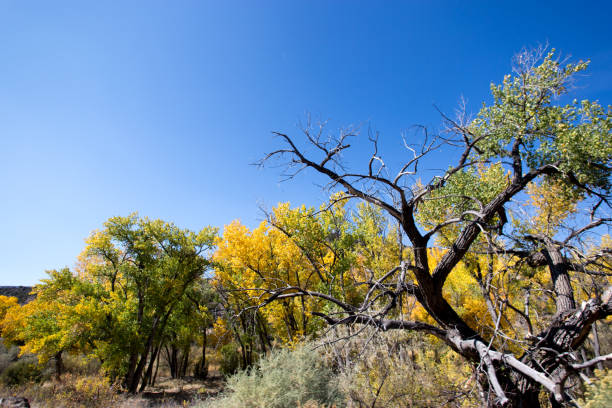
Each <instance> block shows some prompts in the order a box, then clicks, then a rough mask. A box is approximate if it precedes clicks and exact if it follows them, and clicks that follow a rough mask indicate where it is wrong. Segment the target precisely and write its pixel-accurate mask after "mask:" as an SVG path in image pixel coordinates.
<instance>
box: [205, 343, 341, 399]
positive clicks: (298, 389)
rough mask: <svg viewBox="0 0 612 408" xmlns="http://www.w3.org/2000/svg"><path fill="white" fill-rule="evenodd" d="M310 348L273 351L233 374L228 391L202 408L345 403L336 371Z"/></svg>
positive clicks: (303, 346)
mask: <svg viewBox="0 0 612 408" xmlns="http://www.w3.org/2000/svg"><path fill="white" fill-rule="evenodd" d="M309 347H310V346H309V345H302V346H300V347H298V348H296V349H295V350H281V351H276V352H273V353H272V354H270V355H269V356H267V357H265V358H263V359H262V360H260V361H259V362H258V363H257V364H256V366H254V367H252V368H251V369H249V370H246V371H242V372H239V373H237V374H236V375H234V376H232V377H230V378H229V380H228V382H227V390H228V391H227V393H226V394H225V395H224V396H223V397H221V398H219V399H217V400H214V401H209V402H206V403H204V404H203V405H201V406H200V408H220V407H230V408H231V407H235V408H238V407H241V408H264V407H265V408H294V407H298V406H304V405H305V404H307V403H308V404H309V405H310V404H312V402H315V403H317V404H321V405H323V404H324V405H326V406H332V405H333V406H337V407H341V406H343V405H344V403H343V400H344V398H343V396H342V395H341V393H340V392H339V390H338V388H337V384H336V380H335V377H334V374H333V372H332V371H331V369H329V368H328V367H326V365H325V362H324V360H323V358H322V357H321V355H320V354H319V353H317V352H316V351H314V350H312V349H311V348H309Z"/></svg>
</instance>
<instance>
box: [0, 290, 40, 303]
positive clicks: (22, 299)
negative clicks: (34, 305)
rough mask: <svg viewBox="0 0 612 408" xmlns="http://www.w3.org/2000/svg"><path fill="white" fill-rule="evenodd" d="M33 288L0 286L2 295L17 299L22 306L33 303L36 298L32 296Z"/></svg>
mask: <svg viewBox="0 0 612 408" xmlns="http://www.w3.org/2000/svg"><path fill="white" fill-rule="evenodd" d="M31 291H32V286H0V295H2V296H12V297H16V298H17V301H18V302H19V304H20V305H24V304H26V303H29V302H31V301H32V300H34V299H35V298H36V296H35V295H30V292H31Z"/></svg>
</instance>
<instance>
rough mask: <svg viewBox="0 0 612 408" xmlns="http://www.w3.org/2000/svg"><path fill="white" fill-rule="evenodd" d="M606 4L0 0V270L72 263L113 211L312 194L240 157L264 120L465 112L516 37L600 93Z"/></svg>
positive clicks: (499, 71)
mask: <svg viewBox="0 0 612 408" xmlns="http://www.w3.org/2000/svg"><path fill="white" fill-rule="evenodd" d="M534 4H535V5H534ZM610 4H611V3H610V2H609V1H600V2H596V1H589V2H583V3H580V2H576V1H572V2H562V1H550V2H540V1H538V2H533V1H529V2H521V1H511V2H503V1H499V2H498V1H495V2H491V1H483V2H472V1H446V2H439V1H404V2H393V1H384V2H382V1H370V2H359V1H332V0H328V1H301V2H298V1H242V2H238V1H225V0H224V1H219V0H217V1H194V2H189V1H176V2H170V1H160V2H155V1H150V0H148V1H141V2H138V1H113V2H110V1H102V2H100V1H98V2H94V1H88V2H83V1H75V2H68V1H41V2H34V1H28V2H25V1H18V0H16V1H8V0H0V191H1V194H0V285H19V284H21V285H29V284H34V283H35V282H36V281H38V280H39V279H40V278H43V277H44V276H45V274H44V271H45V270H46V269H52V268H60V267H63V266H72V265H73V263H74V261H75V258H76V256H77V255H78V253H79V252H80V251H81V249H82V248H83V246H84V242H83V240H84V239H85V238H86V237H87V235H88V234H89V233H90V231H92V230H93V229H95V228H100V227H101V226H102V223H103V221H104V220H105V219H107V218H108V217H110V216H113V215H126V214H128V213H130V212H132V211H138V212H139V213H140V214H141V215H146V216H149V217H153V218H162V219H165V220H169V221H173V222H175V223H176V224H177V225H179V226H182V227H188V228H191V229H197V228H199V227H202V226H204V225H208V224H212V225H216V226H219V227H222V226H223V225H224V224H227V223H229V222H231V221H232V220H233V219H236V218H239V219H241V220H242V221H243V222H244V223H245V224H247V225H248V226H254V225H256V224H257V222H258V221H259V220H260V219H261V218H262V215H261V212H260V211H259V209H258V205H260V204H263V205H265V206H267V207H270V206H273V205H274V204H276V203H277V202H279V201H290V202H292V203H294V204H301V203H306V204H309V205H314V204H317V203H319V202H320V201H322V200H324V199H325V195H324V194H323V193H322V192H321V191H320V190H319V189H318V187H317V186H315V185H314V182H313V180H314V179H313V178H312V177H308V175H306V176H304V177H299V178H298V179H297V180H295V181H293V182H290V183H279V182H278V181H279V172H280V170H279V169H274V168H269V169H264V170H261V169H258V168H255V167H253V166H250V165H249V164H250V163H252V162H254V161H256V160H257V159H259V158H260V157H261V156H262V155H263V154H264V153H265V152H267V151H269V150H271V149H273V148H274V147H275V146H277V142H278V141H277V140H275V139H274V138H272V136H271V134H270V131H272V130H281V131H287V132H292V133H297V132H298V130H297V127H296V125H297V123H298V122H299V121H300V120H303V119H304V115H305V113H306V112H311V113H312V114H313V115H314V116H315V117H320V118H323V119H326V118H330V119H332V126H331V128H332V129H333V128H337V127H338V126H340V125H347V124H351V123H363V124H364V126H365V128H367V126H368V125H369V126H371V127H372V128H373V129H376V130H378V131H380V132H381V134H382V138H383V140H384V143H385V144H386V145H387V146H396V145H397V146H399V144H398V142H399V135H400V133H401V131H402V130H405V129H407V128H408V127H410V126H411V125H414V124H424V125H428V126H432V127H434V128H435V127H436V126H438V124H439V123H440V118H439V115H438V114H437V113H436V111H435V109H434V108H433V104H436V105H437V106H439V107H440V108H441V109H442V110H444V111H446V112H449V113H451V114H452V112H453V110H454V108H455V107H456V106H457V104H458V101H459V98H460V96H461V95H465V96H466V97H467V99H468V100H469V102H470V107H471V108H472V109H473V110H474V111H477V110H478V108H479V106H480V103H481V101H483V100H485V99H486V98H487V96H488V90H489V83H490V82H491V81H499V80H500V78H502V76H503V75H504V74H505V73H507V72H509V70H510V61H511V57H512V55H513V54H514V53H516V52H517V51H519V50H520V49H521V48H523V47H525V46H527V47H530V46H535V45H537V44H539V43H544V42H548V43H550V44H551V45H553V46H554V47H556V48H557V49H559V50H560V51H562V53H563V54H564V55H571V56H572V57H573V58H575V59H585V58H591V59H592V65H591V69H590V70H589V74H588V76H587V77H585V78H583V80H582V82H581V83H579V84H578V85H579V86H580V89H579V91H580V95H581V96H582V97H586V98H591V99H599V100H600V101H601V102H602V103H604V104H609V103H612V41H611V40H612V28H611V27H612V25H611V24H610V18H611V17H612V7H611V6H610ZM398 151H399V150H398ZM439 160H440V167H446V164H445V163H444V158H443V157H439Z"/></svg>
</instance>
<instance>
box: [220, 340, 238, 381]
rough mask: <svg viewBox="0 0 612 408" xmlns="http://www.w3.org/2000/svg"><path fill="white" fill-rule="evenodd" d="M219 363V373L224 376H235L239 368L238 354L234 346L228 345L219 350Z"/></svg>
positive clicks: (232, 344)
mask: <svg viewBox="0 0 612 408" xmlns="http://www.w3.org/2000/svg"><path fill="white" fill-rule="evenodd" d="M219 353H220V354H221V361H219V371H221V373H222V374H223V375H225V376H229V375H232V374H235V373H236V371H238V369H239V368H240V353H238V350H237V349H236V344H234V343H230V344H226V345H224V346H223V347H221V350H219Z"/></svg>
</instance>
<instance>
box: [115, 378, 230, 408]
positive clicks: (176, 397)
mask: <svg viewBox="0 0 612 408" xmlns="http://www.w3.org/2000/svg"><path fill="white" fill-rule="evenodd" d="M222 389H223V377H222V376H221V374H220V373H219V372H217V371H211V372H210V373H209V375H208V378H207V379H206V380H197V379H195V378H192V377H186V378H183V379H172V378H167V379H160V380H158V381H157V383H156V384H155V387H148V388H147V389H146V390H145V391H144V392H143V393H141V394H138V395H135V396H130V397H127V398H126V399H125V400H123V401H122V402H121V403H120V404H118V405H117V407H119V408H174V407H190V406H192V405H194V404H195V403H197V402H199V401H202V400H204V399H206V398H209V397H214V396H216V395H217V394H219V392H221V390H222Z"/></svg>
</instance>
